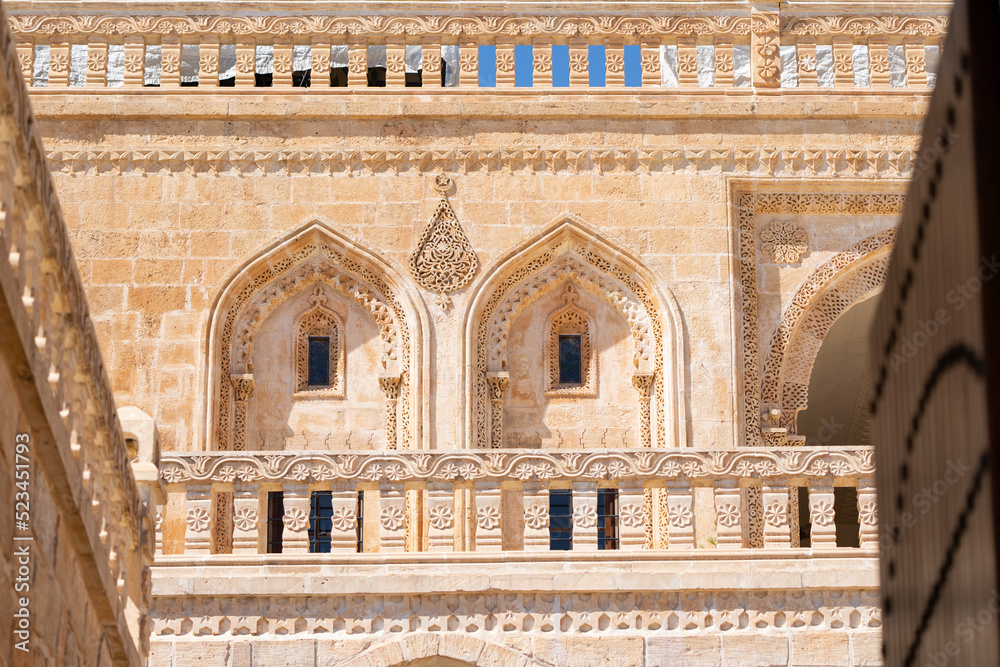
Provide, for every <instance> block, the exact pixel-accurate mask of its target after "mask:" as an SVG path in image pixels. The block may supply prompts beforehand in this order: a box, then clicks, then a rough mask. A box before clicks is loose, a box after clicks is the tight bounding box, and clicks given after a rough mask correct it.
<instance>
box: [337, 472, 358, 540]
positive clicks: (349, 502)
mask: <svg viewBox="0 0 1000 667" xmlns="http://www.w3.org/2000/svg"><path fill="white" fill-rule="evenodd" d="M331 500H332V503H331V504H332V510H333V514H332V515H331V526H330V551H331V552H339V553H348V552H350V553H353V552H356V551H357V550H358V532H357V531H358V491H357V489H356V488H355V487H354V485H353V484H351V485H346V484H345V485H335V486H334V487H333V491H332V493H331Z"/></svg>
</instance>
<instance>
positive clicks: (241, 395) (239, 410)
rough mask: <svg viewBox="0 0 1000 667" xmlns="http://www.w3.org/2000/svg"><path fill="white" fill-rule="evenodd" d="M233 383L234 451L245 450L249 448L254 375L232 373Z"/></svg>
mask: <svg viewBox="0 0 1000 667" xmlns="http://www.w3.org/2000/svg"><path fill="white" fill-rule="evenodd" d="M229 380H230V382H232V383H233V403H234V405H235V407H236V410H235V414H234V415H233V451H237V452H245V451H246V449H247V402H248V401H249V400H250V395H251V394H252V393H253V390H254V381H253V375H250V374H244V375H231V376H229Z"/></svg>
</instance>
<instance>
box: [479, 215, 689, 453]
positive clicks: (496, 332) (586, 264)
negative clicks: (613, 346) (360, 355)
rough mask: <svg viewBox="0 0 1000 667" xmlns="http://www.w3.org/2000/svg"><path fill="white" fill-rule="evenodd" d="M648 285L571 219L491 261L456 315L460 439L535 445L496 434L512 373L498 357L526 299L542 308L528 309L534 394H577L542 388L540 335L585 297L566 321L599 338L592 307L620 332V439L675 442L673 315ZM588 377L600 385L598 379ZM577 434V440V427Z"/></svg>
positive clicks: (640, 270)
mask: <svg viewBox="0 0 1000 667" xmlns="http://www.w3.org/2000/svg"><path fill="white" fill-rule="evenodd" d="M656 284H657V281H656V280H655V279H654V278H653V276H652V274H651V273H650V272H649V271H647V270H646V269H645V268H644V267H643V266H642V264H641V263H640V262H639V260H637V259H636V258H634V257H632V256H631V255H629V254H628V253H626V252H625V251H623V250H621V249H620V248H617V247H615V246H613V245H612V244H611V243H609V242H608V241H606V240H604V239H602V238H601V237H600V236H598V234H597V233H596V232H594V231H593V230H591V229H589V228H588V227H587V226H586V225H585V224H584V223H583V222H581V221H580V220H578V219H575V218H568V219H564V220H562V221H560V222H559V223H557V224H555V225H554V226H553V227H551V228H550V229H549V231H547V232H545V233H543V234H542V235H541V236H540V237H538V238H537V239H536V240H534V241H533V242H530V243H527V244H525V245H524V246H522V247H520V248H518V249H516V250H514V251H513V252H512V253H510V254H509V255H507V256H506V257H505V258H504V259H502V260H501V261H500V262H498V263H497V264H496V265H495V266H494V267H493V269H492V270H490V271H489V272H488V273H487V274H486V276H485V280H484V281H483V283H482V284H481V285H480V286H479V287H478V288H477V291H476V293H475V294H474V296H473V298H472V301H471V304H470V307H469V310H468V312H467V314H466V320H465V331H466V359H467V360H468V364H467V365H466V367H465V370H466V380H465V382H466V387H467V394H466V395H467V396H468V397H469V398H468V404H467V406H466V420H465V429H466V431H465V432H466V441H467V442H468V443H469V446H471V447H474V448H500V447H504V446H508V447H510V446H536V445H537V444H538V443H526V442H522V441H520V440H518V441H516V442H505V434H504V410H505V406H506V405H507V404H508V403H509V402H510V398H511V397H510V395H509V394H510V392H509V390H510V388H511V385H512V370H514V371H515V373H514V376H515V378H516V376H517V373H516V369H512V368H511V360H510V359H509V357H508V342H509V340H510V336H511V331H512V326H513V327H515V328H516V327H517V326H518V325H519V324H520V322H519V321H518V318H519V316H521V315H523V314H524V313H526V312H528V311H530V310H531V308H532V307H534V306H535V305H536V304H537V305H538V306H539V307H540V308H542V309H543V312H542V313H540V314H537V318H536V319H537V320H538V327H541V329H540V330H539V332H538V336H537V337H536V338H537V343H538V348H539V349H538V363H537V368H536V369H535V370H534V371H533V372H535V373H537V374H538V376H539V377H538V383H537V384H538V394H539V395H540V396H541V395H543V394H548V395H549V396H551V397H552V398H553V399H554V400H557V401H569V400H575V399H576V398H577V397H574V396H573V393H574V392H573V391H567V392H566V395H565V396H559V395H558V392H552V391H551V389H552V388H551V387H547V385H548V384H549V383H550V379H549V375H550V373H551V369H550V368H547V367H546V364H547V362H548V360H549V359H550V357H549V355H551V353H552V352H551V351H548V352H546V350H545V348H546V347H547V346H549V344H550V342H551V341H549V340H547V339H546V340H541V339H542V338H545V336H546V335H550V334H551V325H552V323H553V322H554V321H556V320H558V319H559V318H560V317H561V316H563V315H566V314H567V313H570V312H576V311H575V310H574V309H576V308H577V307H578V306H577V304H578V302H579V304H581V305H583V304H584V303H585V302H586V303H590V304H593V308H592V309H591V313H590V315H580V316H579V317H577V318H575V319H574V322H575V324H574V326H578V327H584V326H586V327H587V328H588V330H587V332H586V333H587V335H588V337H589V340H588V341H587V342H588V344H589V343H590V341H599V340H600V332H595V331H593V330H592V328H593V327H594V326H595V319H593V312H594V311H598V310H600V309H604V310H605V311H606V312H607V313H609V314H610V316H613V317H614V318H616V320H617V326H619V327H620V328H621V331H622V332H623V336H624V337H625V338H626V339H628V341H629V343H628V354H627V355H624V356H623V357H622V359H621V362H620V365H621V366H622V368H616V369H610V372H612V373H615V374H617V376H618V377H619V378H621V377H625V378H626V382H627V383H628V384H629V385H630V386H629V393H630V395H631V398H630V399H629V400H631V401H634V403H632V406H634V409H632V413H633V414H634V415H635V418H634V423H632V424H631V425H630V426H629V429H630V430H631V431H632V433H633V435H631V436H629V437H628V438H626V440H627V441H628V442H629V443H630V444H632V445H634V446H645V447H680V446H683V445H684V444H685V442H684V441H685V438H686V432H687V429H686V425H685V423H684V420H685V416H684V407H683V405H684V404H683V395H682V394H683V390H684V386H685V384H684V370H683V364H682V363H681V361H680V360H681V359H683V353H682V341H681V336H680V331H681V326H680V315H679V311H678V309H677V306H676V303H675V302H674V300H673V298H672V296H670V295H669V291H667V290H662V291H660V290H657V289H656V287H655V286H656ZM567 293H568V294H570V295H571V296H570V297H569V298H568V299H566V300H563V299H562V298H561V297H562V296H563V295H566V294H567ZM577 293H578V294H577ZM664 294H666V295H667V296H664ZM549 302H551V304H550V303H549ZM584 310H586V309H584ZM525 317H528V316H527V315H525ZM543 330H544V333H543ZM581 331H582V328H581ZM595 335H596V337H595ZM528 337H529V338H531V337H532V335H531V334H528ZM582 342H583V341H581V343H582ZM594 359H595V363H596V357H595V358H594ZM588 370H589V369H588ZM605 372H609V369H600V373H605ZM593 381H594V382H595V383H596V385H598V386H601V385H602V380H601V379H600V378H595V379H594V380H593ZM546 390H548V391H546ZM580 395H581V396H582V397H584V399H586V397H587V396H589V395H590V390H589V389H588V390H583V391H581V392H580ZM543 400H544V399H543ZM579 437H580V441H581V442H582V441H583V439H584V436H583V435H579ZM602 437H605V436H603V435H598V434H589V435H588V436H587V439H588V440H593V439H595V438H597V439H601V438H602ZM563 444H564V445H565V446H568V447H573V446H575V445H576V444H577V443H576V442H572V441H569V442H567V441H563ZM605 444H606V446H608V447H619V446H621V445H622V442H621V441H614V442H612V441H610V440H607V441H606V442H605Z"/></svg>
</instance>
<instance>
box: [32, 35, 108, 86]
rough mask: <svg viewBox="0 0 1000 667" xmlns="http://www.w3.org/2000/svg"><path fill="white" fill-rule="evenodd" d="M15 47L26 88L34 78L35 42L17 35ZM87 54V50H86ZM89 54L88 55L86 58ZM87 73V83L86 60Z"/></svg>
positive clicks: (88, 81)
mask: <svg viewBox="0 0 1000 667" xmlns="http://www.w3.org/2000/svg"><path fill="white" fill-rule="evenodd" d="M107 43H108V41H107V39H106V38H105V39H104V44H105V47H104V51H105V63H107ZM14 44H15V48H16V49H17V63H18V65H20V67H21V78H22V79H24V85H25V86H27V87H28V88H30V87H31V84H32V83H33V82H34V78H35V69H34V68H35V42H34V40H33V39H32V38H31V37H24V36H19V37H16V38H15V41H14ZM88 54H89V51H88ZM89 57H90V56H89V55H88V58H89ZM87 69H88V74H87V83H88V84H89V83H90V74H89V69H90V66H89V62H88V67H87Z"/></svg>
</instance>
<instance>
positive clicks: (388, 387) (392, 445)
mask: <svg viewBox="0 0 1000 667" xmlns="http://www.w3.org/2000/svg"><path fill="white" fill-rule="evenodd" d="M399 380H400V378H399V376H398V375H383V376H380V377H379V379H378V384H379V387H381V388H382V391H383V392H385V448H386V449H396V415H397V412H398V410H397V409H396V407H397V405H398V403H399Z"/></svg>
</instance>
